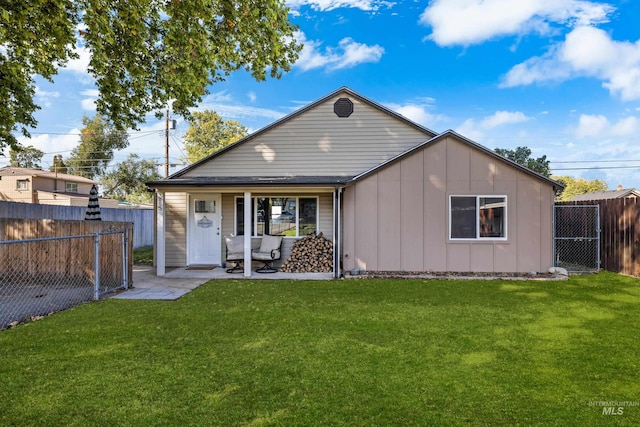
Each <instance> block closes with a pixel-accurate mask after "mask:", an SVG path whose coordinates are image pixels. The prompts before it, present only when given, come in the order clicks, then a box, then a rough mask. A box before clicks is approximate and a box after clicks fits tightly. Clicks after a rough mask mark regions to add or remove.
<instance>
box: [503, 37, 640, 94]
mask: <svg viewBox="0 0 640 427" xmlns="http://www.w3.org/2000/svg"><path fill="white" fill-rule="evenodd" d="M577 76H587V77H595V78H598V79H601V80H603V83H602V86H603V87H604V88H606V89H609V92H610V93H611V94H612V95H617V96H619V97H620V98H621V99H622V100H625V101H630V100H636V99H640V40H639V41H636V42H635V43H631V42H620V41H615V40H613V39H612V38H611V36H610V35H609V34H608V33H606V32H605V31H603V30H600V29H597V28H593V27H578V28H576V29H574V30H573V31H572V32H571V33H569V34H567V37H566V39H565V41H564V42H563V43H562V44H560V45H557V46H555V47H553V48H552V49H550V51H549V52H548V53H547V54H546V55H545V56H543V57H534V58H531V59H529V60H527V61H526V62H523V63H521V64H518V65H516V66H515V67H513V68H512V69H511V70H510V71H509V72H508V73H507V74H506V76H505V77H504V79H503V82H502V84H501V86H502V87H511V86H519V85H529V84H532V83H536V82H543V81H548V80H565V79H568V78H571V77H577Z"/></svg>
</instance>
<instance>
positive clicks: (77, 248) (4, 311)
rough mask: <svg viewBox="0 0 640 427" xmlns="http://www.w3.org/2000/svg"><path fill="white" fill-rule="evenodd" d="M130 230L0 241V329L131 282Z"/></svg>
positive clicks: (97, 296) (69, 305) (96, 297)
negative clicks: (129, 278)
mask: <svg viewBox="0 0 640 427" xmlns="http://www.w3.org/2000/svg"><path fill="white" fill-rule="evenodd" d="M128 238H129V237H128V233H127V231H126V230H124V231H106V232H98V233H95V234H89V235H81V236H68V237H49V238H39V239H27V240H13V241H0V265H1V269H0V330H2V329H6V328H9V327H12V326H15V325H17V324H19V323H23V322H26V321H30V320H34V319H37V318H39V317H42V316H46V315H49V314H51V313H54V312H57V311H61V310H66V309H68V308H71V307H75V306H77V305H79V304H81V303H84V302H87V301H92V300H98V299H99V298H100V296H101V295H104V294H106V293H109V292H113V291H115V290H117V289H121V288H122V289H126V288H128V286H129V284H128V277H129V272H128V262H127V260H128V250H129V249H128V248H129V244H128Z"/></svg>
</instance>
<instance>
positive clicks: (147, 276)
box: [111, 265, 333, 300]
mask: <svg viewBox="0 0 640 427" xmlns="http://www.w3.org/2000/svg"><path fill="white" fill-rule="evenodd" d="M332 278H333V275H332V274H331V273H281V272H277V273H272V274H259V273H253V274H252V275H251V279H254V280H258V279H261V280H274V279H275V280H331V279H332ZM213 279H221V280H225V279H226V280H229V279H236V280H244V279H245V277H244V276H243V275H242V274H238V273H236V274H229V273H227V272H226V270H225V268H223V267H215V268H213V269H211V270H190V269H186V268H176V269H173V270H168V271H167V272H166V274H165V275H164V276H162V277H158V276H156V269H155V268H154V267H151V266H146V265H134V266H133V284H132V287H131V288H130V289H128V290H126V291H124V292H121V293H119V294H116V295H113V296H112V297H111V298H116V299H144V300H177V299H178V298H180V297H181V296H183V295H185V294H188V293H189V292H191V291H192V290H194V289H196V288H197V287H198V286H200V285H202V284H204V283H206V282H208V281H209V280H213Z"/></svg>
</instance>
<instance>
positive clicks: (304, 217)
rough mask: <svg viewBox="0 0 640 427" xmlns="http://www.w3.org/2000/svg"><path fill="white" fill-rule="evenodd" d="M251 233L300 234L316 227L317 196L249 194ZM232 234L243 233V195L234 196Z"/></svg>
mask: <svg viewBox="0 0 640 427" xmlns="http://www.w3.org/2000/svg"><path fill="white" fill-rule="evenodd" d="M251 217H252V221H251V222H252V224H253V230H252V233H251V235H252V236H254V237H255V236H262V235H265V234H270V235H272V236H285V237H302V236H306V235H308V234H313V233H315V232H316V231H317V230H318V198H317V197H287V196H284V197H253V198H252V199H251ZM235 226H236V230H235V231H236V235H238V236H239V235H244V198H242V197H237V198H236V216H235Z"/></svg>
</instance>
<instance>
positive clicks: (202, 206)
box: [195, 200, 216, 213]
mask: <svg viewBox="0 0 640 427" xmlns="http://www.w3.org/2000/svg"><path fill="white" fill-rule="evenodd" d="M195 211H196V213H215V212H216V201H215V200H196V201H195Z"/></svg>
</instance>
